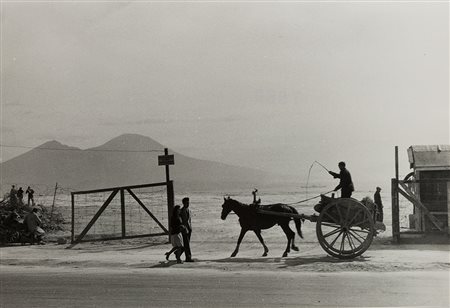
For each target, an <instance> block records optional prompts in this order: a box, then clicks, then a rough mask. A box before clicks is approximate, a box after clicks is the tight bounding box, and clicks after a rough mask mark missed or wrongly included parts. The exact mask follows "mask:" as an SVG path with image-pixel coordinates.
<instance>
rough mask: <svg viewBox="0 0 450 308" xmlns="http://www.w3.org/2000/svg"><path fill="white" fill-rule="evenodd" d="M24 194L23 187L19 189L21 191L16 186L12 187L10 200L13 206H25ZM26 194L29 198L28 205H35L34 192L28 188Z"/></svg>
mask: <svg viewBox="0 0 450 308" xmlns="http://www.w3.org/2000/svg"><path fill="white" fill-rule="evenodd" d="M23 194H24V191H23V189H22V187H19V189H16V186H15V185H12V186H11V190H10V191H9V200H10V201H11V205H13V206H14V205H17V204H20V205H22V204H24V203H23ZM25 194H27V196H28V205H32V206H33V205H34V190H33V189H32V188H31V187H30V186H28V188H27V190H26V191H25Z"/></svg>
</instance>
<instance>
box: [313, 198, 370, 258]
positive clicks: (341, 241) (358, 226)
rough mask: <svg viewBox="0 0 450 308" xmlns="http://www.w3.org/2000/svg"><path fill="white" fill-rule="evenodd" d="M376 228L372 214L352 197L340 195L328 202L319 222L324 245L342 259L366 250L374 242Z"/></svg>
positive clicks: (318, 233)
mask: <svg viewBox="0 0 450 308" xmlns="http://www.w3.org/2000/svg"><path fill="white" fill-rule="evenodd" d="M374 232H375V228H374V223H373V218H372V214H371V213H370V211H369V210H368V209H367V208H366V207H365V206H364V205H363V204H362V203H360V202H358V201H357V200H355V199H352V198H340V199H337V200H336V201H333V202H332V203H330V204H328V205H327V206H326V207H325V208H324V209H323V210H322V212H321V213H320V215H319V218H318V219H317V224H316V234H317V239H318V240H319V243H320V246H322V248H323V249H324V250H325V251H326V252H327V253H328V254H329V255H331V256H333V257H336V258H339V259H352V258H355V257H357V256H359V255H361V254H363V253H364V252H365V251H366V250H367V249H368V248H369V246H370V244H371V243H372V240H373V236H374Z"/></svg>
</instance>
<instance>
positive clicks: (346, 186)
mask: <svg viewBox="0 0 450 308" xmlns="http://www.w3.org/2000/svg"><path fill="white" fill-rule="evenodd" d="M338 167H339V170H341V172H339V173H336V172H333V171H328V173H329V174H331V175H332V176H333V177H334V178H335V179H336V178H339V179H340V181H339V185H338V186H336V188H335V189H334V191H337V190H339V189H340V190H341V198H350V197H351V196H352V192H353V191H354V190H355V188H354V187H353V182H352V176H351V175H350V172H349V171H348V170H347V169H346V168H345V162H343V161H341V162H340V163H339V164H338Z"/></svg>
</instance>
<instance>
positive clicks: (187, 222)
mask: <svg viewBox="0 0 450 308" xmlns="http://www.w3.org/2000/svg"><path fill="white" fill-rule="evenodd" d="M181 202H182V203H183V207H182V208H181V213H180V214H181V220H182V221H183V225H184V226H185V228H184V230H183V244H184V255H185V256H186V262H194V261H193V260H192V253H191V246H190V242H191V234H192V223H191V210H190V209H189V198H188V197H185V198H183V200H181Z"/></svg>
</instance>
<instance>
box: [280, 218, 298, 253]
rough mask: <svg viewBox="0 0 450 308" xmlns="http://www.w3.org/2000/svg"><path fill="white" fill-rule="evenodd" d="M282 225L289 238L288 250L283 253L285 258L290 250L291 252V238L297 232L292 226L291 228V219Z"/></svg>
mask: <svg viewBox="0 0 450 308" xmlns="http://www.w3.org/2000/svg"><path fill="white" fill-rule="evenodd" d="M280 226H281V228H282V229H283V231H284V234H286V237H287V240H288V242H287V246H286V250H285V251H284V253H283V258H284V257H287V255H288V253H289V252H291V240H292V238H293V236H294V235H295V234H294V231H292V230H291V228H289V221H288V222H287V223H285V224H280Z"/></svg>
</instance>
